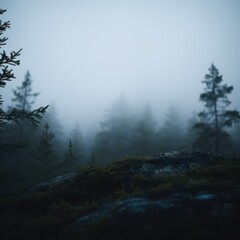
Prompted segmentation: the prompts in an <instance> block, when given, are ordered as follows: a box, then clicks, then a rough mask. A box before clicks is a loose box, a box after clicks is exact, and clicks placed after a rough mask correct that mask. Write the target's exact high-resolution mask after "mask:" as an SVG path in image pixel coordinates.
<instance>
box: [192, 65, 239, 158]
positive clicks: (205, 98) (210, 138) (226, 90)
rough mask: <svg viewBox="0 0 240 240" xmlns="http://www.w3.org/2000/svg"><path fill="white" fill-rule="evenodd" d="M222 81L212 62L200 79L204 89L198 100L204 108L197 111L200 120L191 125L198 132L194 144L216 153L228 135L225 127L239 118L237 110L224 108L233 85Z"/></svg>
mask: <svg viewBox="0 0 240 240" xmlns="http://www.w3.org/2000/svg"><path fill="white" fill-rule="evenodd" d="M222 81H223V79H222V76H221V75H220V74H219V71H218V69H217V68H216V67H215V66H214V64H212V65H211V67H210V68H209V74H206V75H205V79H204V80H203V81H202V82H203V83H204V84H205V89H204V90H205V91H204V92H203V93H201V94H200V101H202V102H204V106H205V109H204V110H203V111H201V112H199V113H198V117H199V120H200V121H199V122H198V123H196V124H194V125H193V129H194V130H195V131H197V133H198V136H197V139H196V141H195V146H197V147H199V148H203V149H204V150H208V151H209V150H211V149H212V151H213V152H214V153H216V154H218V153H219V152H220V142H221V141H223V140H224V139H226V137H227V136H229V134H228V132H227V131H226V128H227V127H231V126H232V125H233V123H234V122H236V121H238V120H239V119H240V114H239V112H238V111H237V110H226V107H228V106H229V105H230V104H231V102H230V101H229V99H228V95H229V94H231V92H232V91H233V86H228V85H227V84H222Z"/></svg>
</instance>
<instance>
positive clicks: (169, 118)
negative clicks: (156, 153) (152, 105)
mask: <svg viewBox="0 0 240 240" xmlns="http://www.w3.org/2000/svg"><path fill="white" fill-rule="evenodd" d="M182 142H183V131H182V127H181V121H180V116H179V113H178V111H177V109H176V108H175V107H174V106H170V107H169V108H168V110H167V114H166V118H165V121H164V123H163V126H162V127H160V129H159V130H158V133H157V145H158V149H159V150H160V151H163V152H169V151H175V150H179V149H181V147H182Z"/></svg>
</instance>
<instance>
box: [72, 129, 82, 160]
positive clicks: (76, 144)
mask: <svg viewBox="0 0 240 240" xmlns="http://www.w3.org/2000/svg"><path fill="white" fill-rule="evenodd" d="M70 138H71V141H72V145H73V146H72V147H73V151H74V154H75V157H76V158H77V162H78V163H79V164H82V163H83V162H84V158H85V147H84V144H83V136H82V133H81V131H80V127H79V124H76V125H75V126H74V128H73V130H72V131H71V133H70Z"/></svg>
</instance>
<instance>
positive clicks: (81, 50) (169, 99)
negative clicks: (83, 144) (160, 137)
mask: <svg viewBox="0 0 240 240" xmlns="http://www.w3.org/2000/svg"><path fill="white" fill-rule="evenodd" d="M1 5H2V6H1V7H2V8H4V9H7V13H6V14H4V19H9V20H11V29H9V30H8V32H7V37H9V41H8V45H7V46H6V49H7V50H8V49H9V51H10V50H11V49H16V50H17V49H20V48H23V51H22V54H21V65H20V66H19V67H16V68H15V69H14V72H15V75H16V81H13V82H11V83H9V84H8V86H7V88H6V89H5V91H4V93H3V97H4V99H5V106H6V105H9V104H10V102H11V98H12V89H13V88H15V87H16V86H19V85H20V84H21V82H22V80H23V79H24V75H25V73H26V71H27V70H29V71H30V73H31V75H32V78H33V80H34V81H33V89H34V90H35V91H37V92H41V95H40V96H39V97H38V98H37V101H36V106H41V105H47V104H51V103H52V102H54V103H55V105H56V108H57V111H58V115H59V118H60V119H61V122H62V124H63V126H64V127H65V128H66V130H70V129H71V128H72V126H73V125H74V124H75V123H76V122H78V123H79V124H80V126H81V129H82V131H84V132H88V131H91V130H92V129H93V128H94V129H97V128H98V127H99V122H100V121H102V120H103V118H104V115H105V112H106V109H108V108H110V107H111V105H112V103H113V102H114V101H115V100H116V99H117V98H118V97H119V96H120V95H121V94H122V93H123V94H124V95H125V96H126V97H127V98H128V100H129V101H130V102H131V103H132V104H133V105H134V106H136V108H141V106H143V105H144V104H145V103H146V102H148V103H150V104H151V105H152V108H153V111H154V115H155V117H156V119H157V120H158V121H163V120H161V118H162V117H163V116H164V115H165V113H166V109H167V108H168V107H169V106H171V105H174V106H175V107H176V108H178V109H179V112H180V113H181V115H182V116H183V117H185V118H186V119H187V118H188V117H189V116H190V115H191V113H192V111H198V110H199V109H201V108H202V104H201V103H199V94H200V93H201V92H202V91H203V85H202V83H201V81H202V80H203V78H204V75H205V74H206V73H207V71H208V68H209V67H210V65H211V63H214V64H215V65H216V66H217V67H218V69H219V71H220V73H221V74H222V75H223V79H224V81H225V82H226V83H227V84H229V85H233V86H234V91H233V93H232V94H231V97H230V100H231V101H232V106H233V108H234V107H238V108H239V91H240V85H239V79H240V68H239V62H240V59H239V58H240V46H239V42H240V29H239V27H238V23H239V21H240V19H239V18H240V14H239V12H240V3H239V1H216V0H213V1H186V0H185V1H181V2H180V1H153V0H152V1H68V2H67V1H54V0H52V1H41V2H29V1H25V0H23V1H21V2H20V1H16V0H12V1H7V0H2V1H1Z"/></svg>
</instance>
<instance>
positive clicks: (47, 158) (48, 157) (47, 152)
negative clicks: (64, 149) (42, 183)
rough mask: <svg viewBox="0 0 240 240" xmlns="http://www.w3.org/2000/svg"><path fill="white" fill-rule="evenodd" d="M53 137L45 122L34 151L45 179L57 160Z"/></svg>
mask: <svg viewBox="0 0 240 240" xmlns="http://www.w3.org/2000/svg"><path fill="white" fill-rule="evenodd" d="M53 139H54V134H53V133H52V132H51V131H50V128H49V125H48V124H47V123H46V124H45V126H44V129H43V131H42V135H41V138H40V143H39V146H38V148H37V150H36V151H35V153H34V155H35V158H36V159H37V160H38V161H39V162H41V163H42V164H43V169H44V178H45V179H47V178H48V177H49V174H50V168H51V167H52V166H53V165H54V163H56V160H57V156H56V152H55V150H54V145H53Z"/></svg>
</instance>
